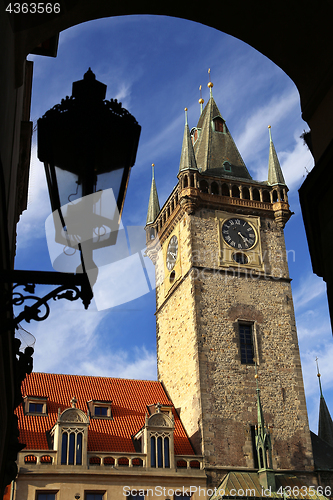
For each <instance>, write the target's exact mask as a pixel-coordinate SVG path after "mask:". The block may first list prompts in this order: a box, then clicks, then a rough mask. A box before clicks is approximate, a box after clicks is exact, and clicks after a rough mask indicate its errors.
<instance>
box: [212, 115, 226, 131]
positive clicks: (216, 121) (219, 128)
mask: <svg viewBox="0 0 333 500" xmlns="http://www.w3.org/2000/svg"><path fill="white" fill-rule="evenodd" d="M213 122H214V126H215V132H224V125H223V120H222V118H221V117H219V116H218V117H217V118H214V120H213Z"/></svg>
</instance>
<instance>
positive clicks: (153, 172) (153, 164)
mask: <svg viewBox="0 0 333 500" xmlns="http://www.w3.org/2000/svg"><path fill="white" fill-rule="evenodd" d="M151 167H152V174H153V175H152V177H153V179H155V163H152V164H151Z"/></svg>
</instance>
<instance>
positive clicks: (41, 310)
mask: <svg viewBox="0 0 333 500" xmlns="http://www.w3.org/2000/svg"><path fill="white" fill-rule="evenodd" d="M0 279H1V281H2V282H5V283H7V284H8V285H10V284H12V283H14V284H13V286H12V288H11V290H10V291H9V293H10V299H9V300H6V302H7V304H8V303H9V304H11V305H12V306H16V307H19V306H22V305H24V304H25V303H27V302H28V301H33V304H32V305H24V309H23V310H22V311H21V312H20V313H19V314H18V315H17V316H16V317H14V318H13V319H12V320H10V327H14V328H18V325H19V323H20V322H21V321H26V322H27V323H30V321H31V320H34V321H44V319H46V318H48V316H49V314H50V304H49V303H48V302H49V301H50V300H51V299H53V300H60V299H67V300H70V301H75V300H78V299H81V300H82V302H83V305H84V307H85V309H88V307H89V304H90V302H91V299H92V297H93V293H92V290H91V287H90V283H89V280H88V276H87V275H86V273H82V274H72V273H58V272H52V271H51V272H48V271H46V272H45V271H20V270H16V269H14V270H9V271H3V272H2V273H1V278H0ZM37 284H39V285H50V286H52V285H58V286H57V287H56V288H54V289H53V290H51V291H50V292H49V293H47V294H46V295H45V296H44V297H38V296H36V295H35V288H36V285H37ZM19 287H23V290H22V291H19V290H18V288H19ZM24 292H26V293H24Z"/></svg>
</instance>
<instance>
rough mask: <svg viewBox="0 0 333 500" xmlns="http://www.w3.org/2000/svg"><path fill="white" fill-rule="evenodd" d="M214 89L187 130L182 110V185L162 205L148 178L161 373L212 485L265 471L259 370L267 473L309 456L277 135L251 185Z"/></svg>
mask: <svg viewBox="0 0 333 500" xmlns="http://www.w3.org/2000/svg"><path fill="white" fill-rule="evenodd" d="M208 86H209V87H210V98H209V101H208V103H207V105H206V106H205V108H204V109H202V111H201V115H200V118H199V121H198V124H197V126H196V127H194V128H192V130H191V131H190V129H189V126H188V123H187V113H185V114H186V120H185V121H186V123H185V131H184V138H183V145H182V152H181V159H180V166H179V173H178V184H177V185H176V187H175V188H174V190H173V191H172V193H171V194H170V196H169V198H168V199H167V201H166V202H165V204H164V206H163V207H162V209H160V208H159V202H158V197H157V191H156V186H155V180H154V178H153V181H152V191H151V193H153V194H151V196H150V201H149V208H148V218H147V225H146V234H147V255H148V256H149V257H150V258H151V259H152V260H153V262H154V264H155V269H156V279H157V287H156V323H157V356H158V377H159V380H160V381H162V382H163V384H164V386H165V388H166V390H167V392H168V393H169V395H170V397H171V398H172V400H173V402H174V404H175V406H176V407H177V408H178V411H179V412H180V416H181V418H182V421H183V423H184V425H185V428H186V431H187V433H188V435H189V437H190V439H191V441H192V443H193V445H194V447H195V450H196V452H197V453H199V454H202V455H203V456H204V459H205V469H206V472H207V475H208V478H209V480H210V481H211V483H212V484H217V482H218V481H219V480H220V479H221V477H222V476H223V475H224V474H225V473H226V471H228V470H230V468H232V469H233V470H251V469H252V470H255V469H257V468H258V463H257V455H256V445H255V440H256V437H255V425H256V423H257V401H256V381H255V364H256V365H257V369H258V374H259V377H260V384H261V403H262V409H263V410H262V411H263V414H264V415H265V422H266V423H267V424H268V425H269V427H270V429H269V432H270V439H271V447H272V448H271V452H272V467H273V469H274V470H277V471H278V470H283V469H284V470H286V469H287V470H293V471H296V470H297V471H304V474H305V475H306V472H308V473H310V471H311V470H312V468H313V458H312V448H311V441H310V433H309V426H308V418H307V411H306V404H305V395H304V387H303V379H302V372H301V362H300V356H299V349H298V341H297V333H296V326H295V317H294V309H293V300H292V293H291V287H290V278H289V273H288V265H287V257H286V250H285V242H284V234H283V228H284V226H285V223H286V222H287V221H288V219H289V217H290V215H291V212H290V210H289V205H288V198H287V192H288V188H287V186H286V184H285V180H284V177H283V174H282V171H281V167H280V164H279V160H278V157H277V154H276V151H275V148H274V144H273V141H272V137H271V132H270V131H269V132H270V134H269V135H270V145H269V165H268V180H267V181H264V182H259V181H255V180H253V179H252V177H251V175H250V173H249V172H248V170H247V168H246V166H245V164H244V162H243V160H242V157H241V155H240V153H239V151H238V149H237V147H236V145H235V143H234V141H233V139H232V136H231V134H230V132H229V130H228V127H227V125H226V122H225V120H224V119H223V117H222V115H221V113H220V111H219V109H218V107H217V105H216V103H215V100H214V98H213V95H212V87H213V84H212V83H211V82H209V84H208ZM199 102H200V103H201V104H202V102H203V100H202V99H201V100H200V101H199ZM185 112H186V110H185ZM152 214H153V215H152Z"/></svg>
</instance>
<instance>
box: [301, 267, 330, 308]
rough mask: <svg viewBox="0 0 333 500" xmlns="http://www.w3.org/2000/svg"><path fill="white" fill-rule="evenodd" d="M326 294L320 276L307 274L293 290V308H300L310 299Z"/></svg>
mask: <svg viewBox="0 0 333 500" xmlns="http://www.w3.org/2000/svg"><path fill="white" fill-rule="evenodd" d="M325 294H326V285H325V282H324V281H323V280H322V278H319V277H318V276H316V275H315V274H312V273H311V274H310V273H309V274H308V275H307V276H305V277H303V278H302V279H301V281H300V285H299V287H298V288H296V290H294V292H293V297H294V305H295V309H296V310H297V309H301V308H302V307H304V306H305V305H308V308H310V309H311V307H309V302H311V301H312V300H314V299H316V298H318V297H320V296H324V295H325Z"/></svg>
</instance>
